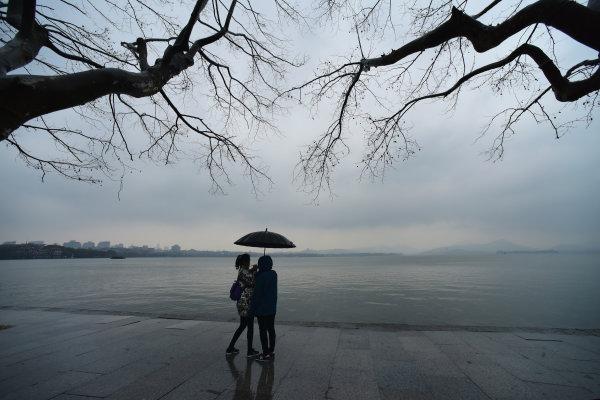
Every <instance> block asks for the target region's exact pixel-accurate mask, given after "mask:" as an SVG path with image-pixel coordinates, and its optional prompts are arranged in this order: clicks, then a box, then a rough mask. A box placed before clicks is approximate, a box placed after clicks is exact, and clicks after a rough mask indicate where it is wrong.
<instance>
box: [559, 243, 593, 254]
mask: <svg viewBox="0 0 600 400" xmlns="http://www.w3.org/2000/svg"><path fill="white" fill-rule="evenodd" d="M552 249H554V250H556V251H558V252H559V253H598V252H600V244H598V243H585V244H557V245H556V246H552Z"/></svg>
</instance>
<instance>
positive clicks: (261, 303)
mask: <svg viewBox="0 0 600 400" xmlns="http://www.w3.org/2000/svg"><path fill="white" fill-rule="evenodd" d="M250 310H251V312H252V315H255V316H256V319H257V320H258V329H259V331H260V343H261V346H262V354H261V355H260V356H259V357H258V361H271V360H273V357H274V355H275V336H276V335H275V313H276V312H277V272H275V271H273V260H272V259H271V257H270V256H262V257H260V258H259V259H258V272H257V274H256V285H255V286H254V294H253V295H252V303H251V307H250Z"/></svg>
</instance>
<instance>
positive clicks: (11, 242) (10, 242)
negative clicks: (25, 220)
mask: <svg viewBox="0 0 600 400" xmlns="http://www.w3.org/2000/svg"><path fill="white" fill-rule="evenodd" d="M2 244H17V241H16V240H11V241H9V242H4V243H2Z"/></svg>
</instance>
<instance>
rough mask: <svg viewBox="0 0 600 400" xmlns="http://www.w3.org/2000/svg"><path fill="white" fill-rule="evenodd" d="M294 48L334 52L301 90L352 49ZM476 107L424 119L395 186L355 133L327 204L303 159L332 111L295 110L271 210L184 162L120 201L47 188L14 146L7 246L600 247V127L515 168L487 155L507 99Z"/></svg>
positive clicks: (5, 168) (103, 189) (6, 159)
mask: <svg viewBox="0 0 600 400" xmlns="http://www.w3.org/2000/svg"><path fill="white" fill-rule="evenodd" d="M342 31H343V29H342ZM294 35H295V36H294ZM291 39H292V40H295V41H297V42H298V43H300V44H301V46H300V51H302V52H307V53H308V52H309V49H310V48H312V47H311V46H313V43H315V42H317V41H318V42H319V43H320V44H321V46H320V48H319V49H318V51H317V52H315V53H313V54H309V55H310V57H311V59H310V60H309V64H308V65H307V67H306V68H304V69H303V70H302V72H301V73H300V74H297V75H296V76H294V80H301V79H302V78H303V77H306V78H308V77H310V76H311V71H312V69H314V67H315V66H316V65H318V63H319V61H322V60H323V59H324V57H325V55H326V54H342V53H343V52H344V49H346V48H347V47H345V42H346V41H347V40H348V38H347V36H346V35H345V34H343V33H339V34H336V33H335V32H332V30H331V29H328V30H324V29H315V31H314V32H313V33H307V32H305V31H303V32H299V33H294V34H292V37H291ZM390 40H391V39H390ZM398 40H399V41H400V42H401V41H402V39H398ZM309 44H310V45H309ZM560 45H563V46H564V47H565V49H563V50H564V51H563V54H566V56H565V57H568V56H569V54H578V53H577V51H578V50H577V48H576V47H577V46H573V45H572V44H571V42H570V41H568V40H564V41H562V42H561V43H560ZM374 47H375V51H379V50H378V49H377V46H374ZM566 63H567V64H573V63H572V62H569V61H568V60H567V62H566ZM462 99H463V100H462V101H461V102H460V103H459V105H458V107H457V109H456V110H455V111H454V112H453V113H446V112H445V111H446V109H447V107H446V106H445V105H444V104H443V103H433V104H427V105H425V104H424V105H422V106H419V107H417V108H415V110H414V112H412V114H410V116H409V118H410V122H411V124H412V126H413V128H412V130H411V133H412V135H413V136H414V138H415V139H417V140H418V142H419V144H420V145H421V147H422V151H421V152H419V153H418V154H417V155H416V156H415V157H414V158H412V159H410V160H408V161H406V162H402V163H399V164H398V165H397V166H396V169H394V170H390V171H388V173H387V175H386V177H385V179H384V181H383V182H382V181H376V182H371V181H369V180H359V179H358V178H359V176H358V175H359V174H358V171H357V168H356V160H358V159H359V158H360V157H361V155H362V153H361V150H362V148H361V146H360V141H359V139H358V138H360V132H358V130H357V129H354V130H353V131H352V132H350V133H352V135H353V136H352V137H351V139H350V143H351V144H352V146H351V154H350V156H349V157H347V158H346V159H344V162H343V163H342V164H341V165H340V167H339V168H338V170H337V171H336V173H335V176H334V177H335V181H334V186H333V195H332V196H330V195H329V194H328V193H325V194H324V195H323V196H321V199H320V201H319V202H318V204H314V203H311V201H310V200H311V199H310V197H308V196H306V195H305V194H304V193H302V192H300V191H299V190H298V188H297V185H296V184H294V183H293V182H292V175H293V169H294V166H295V164H296V163H297V160H298V153H299V151H300V150H301V149H302V147H303V146H305V145H306V144H307V143H309V142H310V140H311V139H314V138H315V137H316V135H317V134H318V133H319V132H322V131H323V129H324V128H325V126H326V125H327V123H328V122H329V121H330V117H331V109H330V107H328V106H327V105H324V106H323V107H322V108H320V110H319V111H317V112H313V113H312V114H311V112H310V111H309V110H307V109H306V108H304V107H302V106H300V105H296V106H292V107H291V109H290V113H289V115H288V116H285V117H281V118H279V119H278V121H277V122H278V124H279V126H280V129H281V131H282V135H280V136H271V137H268V138H258V139H256V140H255V141H254V142H253V143H252V147H253V148H254V149H255V150H256V151H257V153H258V154H259V155H260V156H261V158H262V161H263V162H264V163H265V164H267V165H268V166H269V171H270V175H271V177H272V178H273V180H274V183H275V184H274V186H273V187H272V188H271V189H270V190H269V191H266V192H265V193H264V194H263V195H262V196H259V197H258V198H257V197H255V196H254V195H253V194H252V191H251V186H250V184H249V182H247V181H246V180H244V178H243V176H242V175H240V174H238V173H237V171H236V170H235V168H234V169H233V170H232V173H233V174H232V175H233V178H234V185H233V186H230V187H225V189H226V191H227V194H226V195H213V194H210V193H209V189H210V184H209V180H208V179H207V176H206V173H205V171H203V170H202V169H200V168H199V167H198V166H197V165H195V164H193V163H192V162H189V161H185V160H184V161H181V162H179V163H177V164H175V165H170V166H163V165H154V164H151V163H147V162H143V161H139V162H137V164H136V167H137V168H138V169H139V170H140V172H134V173H132V174H130V175H129V176H127V178H126V179H125V185H124V188H123V190H122V192H121V194H120V199H119V197H118V190H119V185H118V183H114V182H110V181H105V182H104V184H103V185H102V186H93V185H88V184H80V183H75V182H71V181H65V180H64V179H62V178H59V177H57V176H52V175H51V176H47V177H46V180H45V182H43V183H42V182H41V180H40V176H39V173H37V172H36V171H34V170H31V169H29V168H27V167H26V166H25V165H24V164H23V162H22V161H21V160H19V159H18V158H17V157H16V154H15V153H14V152H13V151H12V149H11V148H8V147H7V146H5V145H0V182H2V207H1V208H0V221H2V222H1V224H0V242H1V241H8V240H17V241H20V242H21V241H31V240H44V241H46V242H51V243H52V242H59V243H62V242H64V241H67V240H70V239H76V240H80V241H87V240H92V241H96V242H97V241H100V240H110V241H111V242H113V243H117V242H122V243H125V244H148V245H151V246H154V245H155V244H160V245H161V246H165V245H171V244H174V243H178V244H180V245H181V246H182V247H184V248H196V249H234V248H235V247H236V246H234V245H233V244H232V243H233V241H235V240H236V239H238V238H239V237H240V236H241V235H243V234H245V233H247V232H251V231H255V230H261V229H264V228H265V227H268V228H269V229H270V230H273V231H276V232H279V233H282V234H285V235H286V236H287V237H288V238H290V239H291V240H293V241H294V242H295V243H296V244H297V246H298V248H300V249H304V248H313V249H328V248H369V247H372V248H382V249H389V250H392V249H397V250H400V251H406V250H410V249H415V248H416V249H428V248H433V247H438V246H446V245H452V244H456V243H467V242H471V243H482V242H489V241H493V240H498V239H507V240H510V241H513V242H516V243H520V244H524V245H530V246H535V247H549V246H552V245H555V244H559V243H591V242H593V243H600V201H598V199H599V198H600V174H598V171H599V170H600V157H598V149H599V148H600V135H598V132H600V130H599V129H598V128H599V125H598V123H597V122H595V121H594V122H593V123H592V125H591V126H590V127H586V126H585V125H578V126H576V127H575V128H574V129H572V130H571V131H570V132H569V133H568V134H566V135H565V136H564V137H562V138H561V139H560V140H556V139H555V138H554V137H553V133H552V132H551V131H550V130H549V129H548V127H546V126H537V125H535V124H534V123H532V122H528V123H525V124H523V125H522V129H521V130H520V131H519V134H518V135H517V136H515V137H514V138H512V139H511V140H510V141H509V142H508V143H507V148H506V155H505V157H504V159H503V160H502V161H499V162H489V161H487V159H486V157H485V155H483V154H482V152H483V151H485V150H487V149H488V148H489V146H490V144H491V140H492V138H493V136H492V135H490V136H489V137H484V138H482V139H480V140H479V141H475V139H476V138H477V136H478V135H479V133H480V131H481V128H482V127H483V126H484V125H485V123H486V122H487V120H488V117H489V116H490V115H493V114H494V113H495V112H497V111H499V110H500V109H501V108H502V106H503V105H506V104H508V103H506V100H507V99H499V98H497V97H495V96H494V95H493V94H492V93H491V92H490V91H486V90H481V91H469V92H467V93H465V95H464V97H463V98H462ZM565 113H566V114H567V115H566V117H568V116H569V114H568V113H574V111H573V110H571V109H567V110H565V111H563V113H562V114H563V117H565V115H564V114H565ZM573 115H575V114H573ZM596 116H597V113H596ZM313 117H314V118H313ZM596 120H597V118H596Z"/></svg>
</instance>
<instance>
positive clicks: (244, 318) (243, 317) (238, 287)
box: [225, 254, 259, 358]
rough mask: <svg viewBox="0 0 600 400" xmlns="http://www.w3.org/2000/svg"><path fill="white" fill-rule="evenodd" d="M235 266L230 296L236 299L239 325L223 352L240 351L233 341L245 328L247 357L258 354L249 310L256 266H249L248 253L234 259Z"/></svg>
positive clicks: (252, 318)
mask: <svg viewBox="0 0 600 400" xmlns="http://www.w3.org/2000/svg"><path fill="white" fill-rule="evenodd" d="M235 268H236V269H237V270H239V272H238V277H237V281H236V282H234V284H233V286H232V287H231V291H230V297H231V298H232V300H236V301H237V311H238V314H239V316H240V325H239V326H238V328H237V329H236V331H235V332H234V334H233V337H232V338H231V342H229V346H228V347H227V350H225V354H226V355H228V356H231V355H235V354H237V353H239V352H240V351H239V350H238V349H236V348H235V343H236V342H237V340H238V338H239V337H240V335H241V334H242V332H244V329H246V339H247V342H248V351H247V353H246V355H247V357H248V358H254V357H257V356H258V355H259V353H258V351H256V350H254V348H253V347H252V341H253V338H254V314H252V312H251V310H250V302H251V300H252V294H253V291H254V286H255V274H256V268H255V267H252V268H250V255H249V254H240V255H239V256H237V259H236V260H235Z"/></svg>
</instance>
